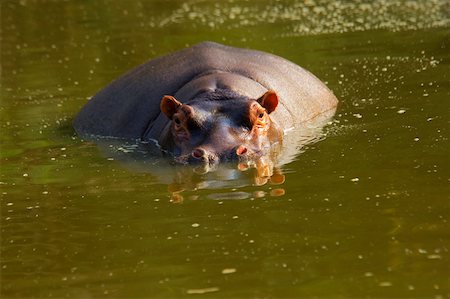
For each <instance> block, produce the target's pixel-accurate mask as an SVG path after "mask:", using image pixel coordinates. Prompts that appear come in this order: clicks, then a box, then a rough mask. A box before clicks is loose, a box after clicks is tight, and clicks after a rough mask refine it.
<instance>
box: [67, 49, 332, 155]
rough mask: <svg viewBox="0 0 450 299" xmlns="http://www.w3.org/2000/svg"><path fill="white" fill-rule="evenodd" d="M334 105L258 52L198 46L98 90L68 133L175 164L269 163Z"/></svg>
mask: <svg viewBox="0 0 450 299" xmlns="http://www.w3.org/2000/svg"><path fill="white" fill-rule="evenodd" d="M337 103H338V101H337V99H336V97H335V96H334V94H333V92H332V91H331V90H330V89H329V88H328V87H327V86H326V85H325V84H324V83H322V82H321V81H320V80H319V79H318V78H316V77H315V76H314V75H313V74H311V73H310V72H309V71H307V70H305V69H303V68H301V67H300V66H298V65H296V64H294V63H292V62H290V61H288V60H286V59H283V58H281V57H279V56H276V55H272V54H269V53H265V52H260V51H256V50H249V49H241V48H234V47H230V46H225V45H221V44H218V43H213V42H202V43H200V44H197V45H194V46H192V47H189V48H185V49H182V50H179V51H177V52H174V53H172V54H169V55H166V56H162V57H159V58H155V59H152V60H150V61H148V62H146V63H144V64H142V65H140V66H138V67H136V68H134V69H132V70H130V71H128V72H127V73H125V74H124V75H122V76H121V77H119V78H118V79H116V80H115V81H113V82H112V83H110V84H109V85H108V86H107V87H105V88H104V89H102V90H100V91H99V92H98V93H97V94H96V95H95V96H93V97H92V98H91V99H90V100H89V101H88V102H87V103H86V105H85V106H84V107H83V108H82V109H81V111H80V112H79V113H78V115H77V116H76V118H75V119H74V122H73V125H74V128H75V131H76V132H77V133H78V134H79V135H81V136H88V137H116V138H125V139H139V140H142V141H149V140H155V141H156V142H157V143H158V144H159V146H160V147H161V148H162V149H163V150H164V151H165V152H168V153H171V154H172V155H173V156H174V157H176V159H177V161H183V162H186V163H190V162H201V163H207V164H208V163H209V164H215V163H217V162H220V161H224V160H233V159H253V158H258V157H262V156H264V155H267V154H268V153H269V152H270V148H271V147H272V146H273V145H274V144H280V143H281V142H282V139H283V135H284V134H285V132H286V131H288V130H289V129H291V128H293V127H294V126H295V125H296V124H299V123H302V122H305V121H308V120H311V119H313V118H315V117H317V116H319V115H321V114H323V113H325V112H327V111H330V110H333V109H335V107H336V105H337Z"/></svg>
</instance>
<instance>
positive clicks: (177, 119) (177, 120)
mask: <svg viewBox="0 0 450 299" xmlns="http://www.w3.org/2000/svg"><path fill="white" fill-rule="evenodd" d="M173 121H174V122H175V123H176V124H177V125H179V124H181V121H180V119H179V118H178V117H177V118H174V120H173Z"/></svg>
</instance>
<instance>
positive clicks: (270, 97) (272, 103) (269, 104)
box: [258, 90, 278, 114]
mask: <svg viewBox="0 0 450 299" xmlns="http://www.w3.org/2000/svg"><path fill="white" fill-rule="evenodd" d="M258 103H259V104H260V105H261V106H263V107H264V108H265V109H266V111H267V113H269V114H270V113H272V112H273V111H275V109H276V108H277V106H278V95H277V94H276V92H275V91H273V90H268V91H267V92H266V93H265V94H263V95H262V96H261V97H260V98H259V99H258Z"/></svg>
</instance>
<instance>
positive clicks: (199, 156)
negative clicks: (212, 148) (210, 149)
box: [192, 148, 206, 159]
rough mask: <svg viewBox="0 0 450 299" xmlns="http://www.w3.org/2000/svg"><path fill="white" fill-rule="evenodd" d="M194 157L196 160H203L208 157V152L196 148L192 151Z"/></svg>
mask: <svg viewBox="0 0 450 299" xmlns="http://www.w3.org/2000/svg"><path fill="white" fill-rule="evenodd" d="M192 157H194V158H196V159H202V158H205V157H206V151H205V150H204V149H202V148H196V149H195V150H193V151H192Z"/></svg>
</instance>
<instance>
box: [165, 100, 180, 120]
mask: <svg viewBox="0 0 450 299" xmlns="http://www.w3.org/2000/svg"><path fill="white" fill-rule="evenodd" d="M181 105H182V104H181V103H180V102H179V101H178V100H177V99H175V98H174V97H173V96H163V98H162V99H161V104H160V106H159V107H160V108H161V111H162V113H164V114H165V115H166V116H167V117H168V118H169V119H172V116H173V115H174V114H175V112H177V110H178V108H179V107H180V106H181Z"/></svg>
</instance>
